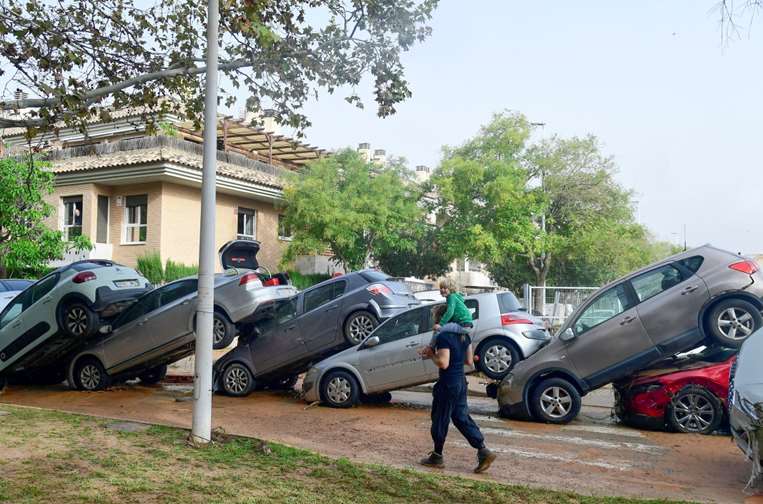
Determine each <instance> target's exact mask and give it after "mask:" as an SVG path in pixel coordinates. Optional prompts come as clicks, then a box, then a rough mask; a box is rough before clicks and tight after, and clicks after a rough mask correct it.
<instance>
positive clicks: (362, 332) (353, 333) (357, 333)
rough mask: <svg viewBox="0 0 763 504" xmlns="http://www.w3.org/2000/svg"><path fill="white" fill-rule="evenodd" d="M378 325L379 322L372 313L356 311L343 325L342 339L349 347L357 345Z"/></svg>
mask: <svg viewBox="0 0 763 504" xmlns="http://www.w3.org/2000/svg"><path fill="white" fill-rule="evenodd" d="M378 325H379V321H378V320H377V319H376V317H375V316H374V315H373V313H370V312H367V311H365V310H362V311H357V312H355V313H353V314H352V315H350V316H349V317H348V318H347V321H346V322H345V323H344V337H345V339H346V340H347V342H348V343H350V344H351V345H357V344H358V343H360V342H361V341H363V340H364V339H366V336H368V335H369V334H371V332H372V331H373V330H374V329H376V326H378Z"/></svg>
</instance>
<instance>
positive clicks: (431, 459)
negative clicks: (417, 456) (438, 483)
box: [419, 452, 445, 469]
mask: <svg viewBox="0 0 763 504" xmlns="http://www.w3.org/2000/svg"><path fill="white" fill-rule="evenodd" d="M419 463H420V464H421V465H425V466H427V467H436V468H438V469H442V468H443V467H445V461H444V460H443V458H442V455H440V454H439V453H435V452H429V456H428V457H427V458H423V459H421V460H420V461H419Z"/></svg>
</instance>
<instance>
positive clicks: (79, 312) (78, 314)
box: [66, 306, 87, 336]
mask: <svg viewBox="0 0 763 504" xmlns="http://www.w3.org/2000/svg"><path fill="white" fill-rule="evenodd" d="M66 328H67V329H68V330H69V332H70V333H72V334H74V335H75V336H82V335H83V334H85V331H86V330H87V313H85V310H84V309H83V308H80V307H78V306H75V307H74V308H70V309H69V310H68V311H67V312H66Z"/></svg>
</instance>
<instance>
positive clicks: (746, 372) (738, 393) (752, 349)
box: [729, 330, 763, 491]
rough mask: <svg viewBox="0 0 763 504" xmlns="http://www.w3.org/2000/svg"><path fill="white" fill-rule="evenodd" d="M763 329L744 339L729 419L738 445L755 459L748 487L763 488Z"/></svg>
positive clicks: (735, 368) (734, 382)
mask: <svg viewBox="0 0 763 504" xmlns="http://www.w3.org/2000/svg"><path fill="white" fill-rule="evenodd" d="M761 362H763V330H759V331H757V332H756V333H755V334H753V335H752V336H750V339H748V340H747V341H745V343H744V345H742V349H741V350H740V351H739V356H738V357H737V361H736V363H735V364H734V369H733V370H732V381H731V389H730V391H729V417H730V418H729V423H730V424H731V434H732V435H733V436H734V441H736V444H737V446H739V448H740V449H741V450H742V451H743V452H744V454H745V455H746V456H747V458H748V460H750V461H751V462H752V476H751V478H750V482H749V487H748V488H749V490H757V491H760V490H762V489H763V470H762V469H761V466H762V465H763V366H761Z"/></svg>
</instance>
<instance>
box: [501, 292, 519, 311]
mask: <svg viewBox="0 0 763 504" xmlns="http://www.w3.org/2000/svg"><path fill="white" fill-rule="evenodd" d="M497 297H498V308H499V309H500V310H501V313H509V312H513V311H519V309H520V308H522V305H521V304H519V300H518V299H517V297H516V296H515V295H514V294H513V293H511V292H501V293H500V294H498V295H497Z"/></svg>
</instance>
